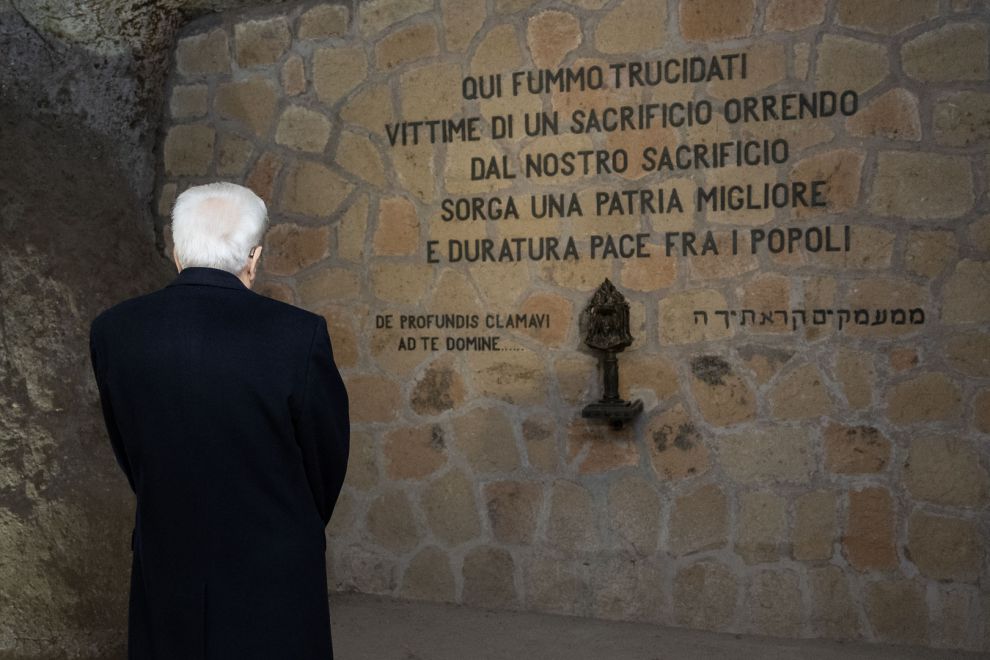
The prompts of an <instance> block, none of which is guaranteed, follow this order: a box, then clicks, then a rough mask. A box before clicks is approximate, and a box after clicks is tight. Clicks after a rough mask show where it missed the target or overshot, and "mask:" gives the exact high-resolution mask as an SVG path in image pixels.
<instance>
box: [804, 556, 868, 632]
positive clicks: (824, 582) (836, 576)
mask: <svg viewBox="0 0 990 660" xmlns="http://www.w3.org/2000/svg"><path fill="white" fill-rule="evenodd" d="M808 586H809V588H810V590H811V595H812V598H811V617H810V618H811V626H812V629H813V630H814V631H815V634H818V635H821V636H823V637H832V638H839V639H858V638H859V637H860V636H861V635H862V627H861V626H860V623H859V615H858V614H857V607H856V604H855V603H854V602H853V599H852V595H851V594H850V592H849V579H848V578H847V577H846V575H845V573H843V572H842V569H841V568H839V567H838V566H824V567H822V568H815V569H812V570H810V571H808Z"/></svg>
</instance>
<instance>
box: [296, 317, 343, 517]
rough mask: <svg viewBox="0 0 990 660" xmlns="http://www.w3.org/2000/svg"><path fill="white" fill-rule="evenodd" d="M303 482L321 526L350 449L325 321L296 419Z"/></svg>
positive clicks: (333, 500)
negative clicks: (310, 492) (311, 495)
mask: <svg viewBox="0 0 990 660" xmlns="http://www.w3.org/2000/svg"><path fill="white" fill-rule="evenodd" d="M295 427H296V428H295V430H296V441H297V442H298V443H299V447H300V449H302V457H303V464H304V466H305V469H306V479H307V480H308V481H309V487H310V490H311V491H312V493H313V499H314V500H315V502H316V508H317V510H318V511H319V512H320V517H321V518H322V519H323V524H324V525H326V524H327V523H329V522H330V515H331V514H332V513H333V507H334V505H335V504H336V503H337V496H338V495H340V489H341V487H342V486H343V485H344V473H345V472H346V471H347V456H348V453H349V449H350V418H349V416H348V409H347V390H345V389H344V381H343V380H341V378H340V373H339V372H338V371H337V366H336V365H335V364H334V361H333V349H332V348H331V346H330V335H329V334H328V333H327V323H326V320H325V319H323V318H320V320H319V321H318V322H317V327H316V331H315V333H314V336H313V342H312V346H311V347H310V350H309V360H308V364H307V367H306V377H305V383H304V390H303V396H302V401H301V404H300V407H299V410H298V414H297V416H296V419H295Z"/></svg>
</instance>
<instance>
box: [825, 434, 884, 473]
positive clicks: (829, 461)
mask: <svg viewBox="0 0 990 660" xmlns="http://www.w3.org/2000/svg"><path fill="white" fill-rule="evenodd" d="M889 461H890V440H888V439H887V438H886V437H884V435H883V434H882V433H881V432H880V431H878V430H877V429H876V428H874V427H872V426H843V425H841V424H830V425H829V427H828V428H827V429H825V467H826V468H827V469H828V470H829V471H831V472H835V473H837V474H870V473H876V472H882V471H883V470H884V468H886V467H887V463H888V462H889Z"/></svg>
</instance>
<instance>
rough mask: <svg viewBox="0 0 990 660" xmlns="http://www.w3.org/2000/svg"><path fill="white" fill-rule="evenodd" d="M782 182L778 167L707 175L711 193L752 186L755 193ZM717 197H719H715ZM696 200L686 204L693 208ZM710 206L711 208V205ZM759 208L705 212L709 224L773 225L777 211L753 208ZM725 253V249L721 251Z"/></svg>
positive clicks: (716, 170)
mask: <svg viewBox="0 0 990 660" xmlns="http://www.w3.org/2000/svg"><path fill="white" fill-rule="evenodd" d="M780 178H781V176H780V174H778V172H777V169H776V168H775V167H770V166H763V165H754V166H747V167H743V168H737V167H719V168H713V169H710V170H706V172H705V185H704V188H705V190H710V189H711V188H715V187H717V186H740V187H742V188H744V189H745V187H746V186H750V185H751V186H753V189H754V190H755V191H759V190H762V189H763V185H764V184H774V183H777V182H778V180H779V179H780ZM716 194H717V193H716ZM695 198H696V193H694V194H692V195H691V196H689V197H688V198H687V199H688V200H689V201H688V202H687V203H688V204H689V205H693V204H694V203H695V202H694V199H695ZM708 206H711V205H710V204H709V205H708ZM753 206H755V207H756V208H741V209H738V210H731V209H725V208H722V209H720V210H718V211H713V210H710V209H707V210H703V211H702V212H703V213H704V217H705V218H706V219H707V220H708V222H709V223H717V224H723V225H724V224H729V225H753V226H758V225H765V224H767V223H768V222H772V221H773V219H774V217H775V215H776V211H775V210H774V209H772V208H759V206H760V205H758V204H754V205H753ZM722 249H723V250H724V249H725V248H724V247H723V248H722Z"/></svg>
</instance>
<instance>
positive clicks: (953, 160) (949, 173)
mask: <svg viewBox="0 0 990 660" xmlns="http://www.w3.org/2000/svg"><path fill="white" fill-rule="evenodd" d="M972 206H973V175H972V172H971V171H970V166H969V159H968V158H965V157H962V156H947V155H941V154H934V153H928V152H908V151H883V152H880V154H879V156H878V159H877V172H876V174H875V175H874V177H873V194H872V196H871V197H870V211H871V212H872V213H875V214H877V215H883V216H901V217H904V218H909V219H930V218H955V217H958V216H960V215H963V214H964V213H966V212H967V211H969V209H971V208H972Z"/></svg>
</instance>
